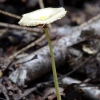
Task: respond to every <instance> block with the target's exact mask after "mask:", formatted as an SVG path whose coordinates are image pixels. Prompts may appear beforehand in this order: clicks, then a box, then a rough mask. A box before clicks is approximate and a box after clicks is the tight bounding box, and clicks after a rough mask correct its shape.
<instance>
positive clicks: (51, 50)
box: [43, 25, 61, 100]
mask: <svg viewBox="0 0 100 100" xmlns="http://www.w3.org/2000/svg"><path fill="white" fill-rule="evenodd" d="M43 28H44V31H45V34H46V38H47V41H48V45H49V49H50V56H51V63H52V71H53V78H54V85H55V89H56V95H57V100H61V96H60V92H59V86H58V79H57V72H56V66H55V59H54V53H53V49H52V43H51V40H50V36H49V34H48V29H47V26H46V25H45V26H44V27H43Z"/></svg>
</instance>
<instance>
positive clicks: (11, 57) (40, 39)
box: [9, 35, 45, 59]
mask: <svg viewBox="0 0 100 100" xmlns="http://www.w3.org/2000/svg"><path fill="white" fill-rule="evenodd" d="M44 38H45V35H43V36H42V37H41V38H39V39H38V40H36V41H35V42H32V43H31V44H30V45H28V46H26V47H25V48H23V49H21V50H20V51H18V52H16V53H15V54H13V55H12V56H10V57H9V59H13V58H15V57H16V56H17V55H18V54H20V53H22V52H24V51H26V50H27V49H29V48H31V47H32V46H34V45H35V44H37V43H38V42H40V41H42V40H43V39H44Z"/></svg>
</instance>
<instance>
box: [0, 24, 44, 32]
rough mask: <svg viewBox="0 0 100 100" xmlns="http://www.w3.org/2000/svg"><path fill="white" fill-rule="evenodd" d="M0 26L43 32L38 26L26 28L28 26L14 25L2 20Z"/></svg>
mask: <svg viewBox="0 0 100 100" xmlns="http://www.w3.org/2000/svg"><path fill="white" fill-rule="evenodd" d="M0 27H6V28H12V29H18V30H27V31H32V32H37V33H43V31H42V30H41V29H40V28H28V27H22V26H18V25H14V24H8V23H3V22H0Z"/></svg>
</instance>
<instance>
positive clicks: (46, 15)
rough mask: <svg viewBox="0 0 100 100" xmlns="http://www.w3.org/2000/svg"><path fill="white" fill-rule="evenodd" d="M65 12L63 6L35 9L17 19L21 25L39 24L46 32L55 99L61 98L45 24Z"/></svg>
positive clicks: (63, 14) (59, 17)
mask: <svg viewBox="0 0 100 100" xmlns="http://www.w3.org/2000/svg"><path fill="white" fill-rule="evenodd" d="M65 14H66V11H65V9H64V8H63V7H61V8H44V9H40V10H36V11H33V12H30V13H27V14H24V15H23V17H22V19H21V20H20V21H19V24H20V25H22V26H39V25H42V26H43V28H44V31H45V34H46V38H47V40H48V45H49V49H50V55H51V63H52V71H53V78H54V84H55V89H56V95H57V100H61V96H60V92H59V86H58V80H57V73H56V66H55V59H54V53H53V49H52V44H51V40H50V36H49V34H48V30H47V25H48V24H51V23H52V22H54V21H56V20H58V19H61V18H62V17H64V16H65Z"/></svg>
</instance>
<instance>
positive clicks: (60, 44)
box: [9, 15, 100, 86]
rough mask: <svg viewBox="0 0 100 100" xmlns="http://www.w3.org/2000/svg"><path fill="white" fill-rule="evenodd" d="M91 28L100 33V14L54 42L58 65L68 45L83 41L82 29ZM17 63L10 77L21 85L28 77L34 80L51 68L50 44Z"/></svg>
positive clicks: (64, 55) (61, 61) (62, 61)
mask: <svg viewBox="0 0 100 100" xmlns="http://www.w3.org/2000/svg"><path fill="white" fill-rule="evenodd" d="M91 28H92V29H94V30H95V32H96V33H97V34H100V31H99V29H100V15H98V16H96V17H94V18H93V19H91V20H89V21H88V22H87V23H85V24H83V25H81V26H79V27H78V28H76V29H75V30H74V31H73V33H71V34H69V35H67V36H64V37H62V38H61V39H59V40H58V41H57V42H56V43H54V44H53V51H54V56H55V61H56V67H60V66H62V65H63V64H64V62H65V61H66V58H67V47H68V46H72V45H73V44H75V43H79V42H80V41H82V38H81V37H80V35H81V31H82V30H89V29H91ZM66 32H67V30H66ZM16 63H20V67H19V68H17V69H16V70H15V71H14V72H13V73H12V74H11V75H10V76H9V78H10V79H11V81H13V82H14V83H16V84H18V85H19V86H20V85H24V82H25V80H26V79H27V77H28V78H29V79H30V80H34V79H36V78H38V77H40V76H42V75H43V74H45V73H47V72H49V71H50V70H51V61H50V54H49V48H48V46H45V47H43V48H41V49H40V50H38V51H36V52H34V53H33V54H31V55H29V56H27V57H26V58H23V59H20V60H19V61H18V62H16Z"/></svg>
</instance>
